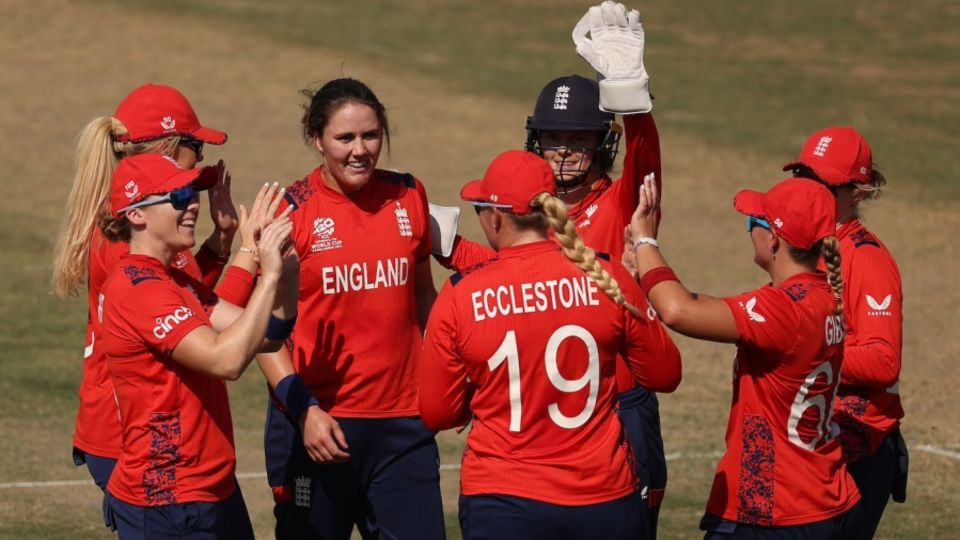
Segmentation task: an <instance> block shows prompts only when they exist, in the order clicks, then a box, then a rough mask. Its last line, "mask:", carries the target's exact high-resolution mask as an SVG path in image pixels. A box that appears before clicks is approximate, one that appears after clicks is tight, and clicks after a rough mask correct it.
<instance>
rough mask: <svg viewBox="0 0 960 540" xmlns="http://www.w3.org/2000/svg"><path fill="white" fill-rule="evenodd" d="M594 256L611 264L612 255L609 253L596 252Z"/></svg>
mask: <svg viewBox="0 0 960 540" xmlns="http://www.w3.org/2000/svg"><path fill="white" fill-rule="evenodd" d="M594 255H596V256H597V258H598V259H600V260H601V261H607V262H610V254H609V253H603V252H602V251H596V252H594Z"/></svg>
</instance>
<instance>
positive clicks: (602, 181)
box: [570, 176, 613, 220]
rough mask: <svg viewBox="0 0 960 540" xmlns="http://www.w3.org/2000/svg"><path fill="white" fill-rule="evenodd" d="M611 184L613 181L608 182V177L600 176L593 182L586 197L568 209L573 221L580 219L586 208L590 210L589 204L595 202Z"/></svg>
mask: <svg viewBox="0 0 960 540" xmlns="http://www.w3.org/2000/svg"><path fill="white" fill-rule="evenodd" d="M611 184H613V180H610V177H608V176H601V177H600V178H598V179H597V180H596V181H594V182H593V185H592V186H590V193H587V196H586V197H584V198H583V199H582V200H581V201H580V202H578V203H577V204H575V205H573V206H571V207H570V217H571V218H572V219H574V220H577V219H580V216H581V215H582V214H583V213H584V212H586V210H587V208H590V205H591V204H593V203H595V202H597V199H599V198H600V196H601V195H603V194H604V193H605V192H606V191H607V189H609V188H610V185H611Z"/></svg>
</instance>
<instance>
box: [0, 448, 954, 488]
mask: <svg viewBox="0 0 960 540" xmlns="http://www.w3.org/2000/svg"><path fill="white" fill-rule="evenodd" d="M910 449H911V450H919V451H920V452H927V453H929V454H935V455H938V456H943V457H946V458H950V459H957V460H960V452H955V451H953V450H947V449H946V448H939V447H936V446H933V445H932V444H918V445H916V446H911V447H910ZM722 455H723V452H694V453H685V452H671V453H669V454H667V455H666V456H665V457H666V459H667V461H677V460H684V459H711V458H718V457H720V456H722ZM440 470H441V471H457V470H460V464H459V463H443V464H441V465H440ZM266 477H267V473H265V472H245V473H237V479H238V480H249V479H255V478H266ZM92 485H94V484H93V480H47V481H43V482H0V489H35V488H56V487H75V486H92Z"/></svg>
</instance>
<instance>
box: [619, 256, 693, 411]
mask: <svg viewBox="0 0 960 540" xmlns="http://www.w3.org/2000/svg"><path fill="white" fill-rule="evenodd" d="M604 268H606V269H607V271H609V272H610V274H611V275H612V276H613V277H614V278H615V279H616V280H617V283H619V285H620V291H621V292H622V293H623V296H624V298H626V300H627V302H630V303H631V304H633V305H634V306H635V307H636V308H637V310H639V311H640V316H634V315H633V314H631V313H630V312H628V311H627V310H624V311H623V313H624V320H625V323H624V327H625V329H626V335H627V340H626V342H625V343H624V350H622V351H621V353H622V354H623V357H624V358H625V359H626V361H627V365H628V367H629V368H630V371H631V374H632V375H633V378H634V380H635V381H636V382H637V383H638V384H640V385H641V386H643V387H644V388H647V389H650V390H654V391H657V392H672V391H673V390H674V389H676V387H677V385H679V384H680V377H681V366H680V351H679V350H678V349H677V346H676V344H674V342H673V339H671V338H670V335H669V334H668V333H667V331H666V330H665V329H664V328H663V324H662V323H661V322H660V319H659V317H657V312H656V311H655V310H654V309H653V306H651V305H650V304H649V303H648V302H647V297H646V296H645V295H644V294H643V290H642V289H640V286H639V285H638V284H637V282H636V281H634V280H633V278H632V277H631V276H630V274H628V273H627V270H626V269H625V268H624V267H623V266H622V265H619V264H609V265H604Z"/></svg>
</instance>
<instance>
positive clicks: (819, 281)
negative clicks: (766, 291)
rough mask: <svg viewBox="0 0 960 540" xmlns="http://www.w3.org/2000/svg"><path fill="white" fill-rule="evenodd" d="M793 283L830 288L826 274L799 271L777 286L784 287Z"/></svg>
mask: <svg viewBox="0 0 960 540" xmlns="http://www.w3.org/2000/svg"><path fill="white" fill-rule="evenodd" d="M794 283H809V284H811V285H815V286H817V287H824V288H827V289H829V288H830V284H829V283H828V282H827V274H825V273H823V272H800V273H799V274H794V275H792V276H790V277H788V278H787V279H785V280H783V283H781V284H780V285H778V286H777V288H778V289H786V288H787V287H789V286H791V285H793V284H794Z"/></svg>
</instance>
